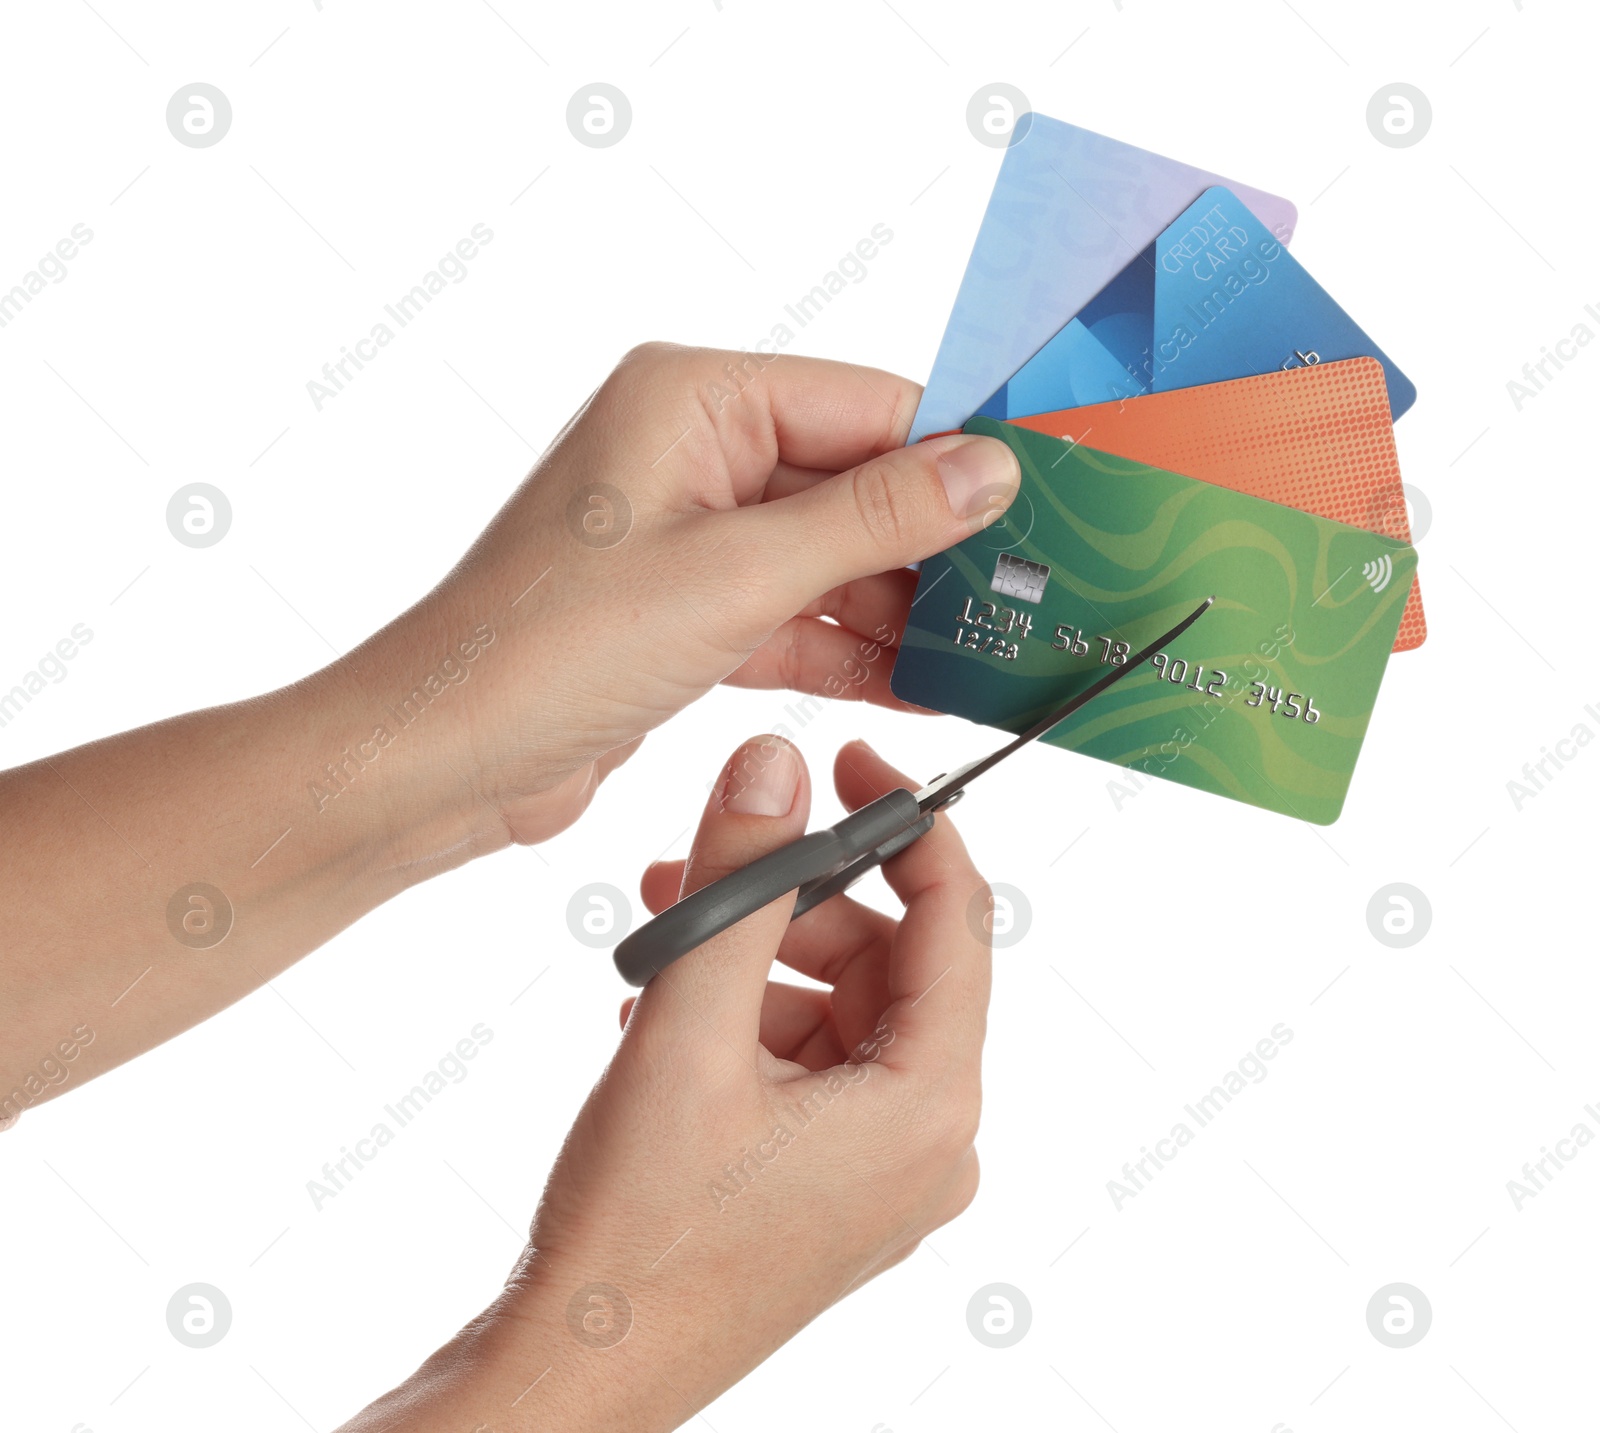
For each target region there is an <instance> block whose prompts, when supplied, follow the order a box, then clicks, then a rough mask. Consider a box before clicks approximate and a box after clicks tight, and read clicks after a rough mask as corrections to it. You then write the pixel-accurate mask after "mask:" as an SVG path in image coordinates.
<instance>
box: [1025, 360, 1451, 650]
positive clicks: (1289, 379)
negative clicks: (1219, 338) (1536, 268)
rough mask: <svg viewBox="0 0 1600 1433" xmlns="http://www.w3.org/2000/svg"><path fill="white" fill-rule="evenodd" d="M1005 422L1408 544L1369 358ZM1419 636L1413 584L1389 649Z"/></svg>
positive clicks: (1382, 400)
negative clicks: (1398, 627)
mask: <svg viewBox="0 0 1600 1433" xmlns="http://www.w3.org/2000/svg"><path fill="white" fill-rule="evenodd" d="M1011 421H1012V422H1014V423H1015V424H1016V425H1017V426H1018V427H1019V428H1031V429H1032V430H1033V431H1034V432H1037V433H1048V434H1050V436H1051V437H1054V438H1067V439H1071V440H1072V441H1074V442H1079V443H1087V444H1088V445H1089V446H1090V447H1091V448H1098V449H1099V450H1100V451H1101V452H1105V453H1115V454H1116V455H1117V456H1118V457H1120V458H1133V459H1135V460H1136V461H1137V462H1141V463H1149V464H1151V465H1152V466H1154V467H1157V468H1167V469H1170V470H1171V471H1172V472H1175V473H1186V474H1188V476H1189V477H1191V478H1201V479H1203V480H1204V481H1206V482H1208V483H1220V484H1221V485H1222V486H1223V487H1227V488H1233V489H1235V490H1236V491H1238V492H1241V493H1249V494H1251V496H1253V497H1258V498H1266V499H1267V500H1268V501H1269V502H1275V503H1284V504H1286V505H1287V506H1289V507H1295V508H1301V509H1303V510H1304V511H1305V512H1309V513H1316V514H1317V516H1319V517H1331V518H1333V519H1335V520H1336V521H1338V522H1347V523H1349V524H1350V525H1351V526H1352V527H1364V528H1367V529H1368V530H1370V531H1372V532H1377V533H1382V534H1383V535H1384V536H1385V537H1392V538H1395V539H1397V540H1398V541H1400V542H1407V543H1408V542H1410V541H1411V522H1410V519H1409V518H1408V517H1407V515H1406V499H1405V485H1404V483H1403V482H1402V481H1401V479H1400V460H1399V458H1398V456H1397V455H1396V453H1395V447H1394V426H1393V424H1392V423H1391V421H1390V419H1389V398H1388V391H1387V388H1386V386H1385V383H1384V376H1383V367H1382V365H1380V364H1379V363H1378V361H1377V359H1375V358H1351V359H1347V360H1346V361H1344V362H1342V363H1318V364H1315V365H1313V366H1312V367H1310V368H1292V369H1289V370H1288V371H1287V372H1278V373H1265V374H1262V375H1260V376H1259V377H1256V378H1236V379H1233V380H1232V381H1231V382H1228V383H1209V384H1206V385H1204V386H1202V387H1199V388H1180V389H1177V390H1175V391H1174V392H1171V393H1152V394H1149V395H1147V396H1145V397H1143V398H1127V399H1123V400H1122V401H1120V402H1116V403H1095V404H1091V405H1089V406H1087V407H1083V408H1069V409H1066V410H1064V411H1062V412H1058V413H1040V414H1037V415H1035V416H1034V417H1031V418H1014V419H1012V420H1011ZM1427 636H1428V624H1427V619H1426V618H1425V617H1424V616H1423V612H1422V590H1421V584H1420V582H1413V583H1412V586H1411V593H1410V596H1409V597H1408V598H1407V599H1406V609H1405V613H1404V615H1403V616H1402V617H1401V619H1400V631H1399V633H1398V634H1397V635H1396V637H1395V642H1394V649H1395V651H1397V652H1405V651H1409V650H1411V649H1412V648H1413V647H1420V646H1421V645H1422V644H1423V642H1424V641H1426V640H1427Z"/></svg>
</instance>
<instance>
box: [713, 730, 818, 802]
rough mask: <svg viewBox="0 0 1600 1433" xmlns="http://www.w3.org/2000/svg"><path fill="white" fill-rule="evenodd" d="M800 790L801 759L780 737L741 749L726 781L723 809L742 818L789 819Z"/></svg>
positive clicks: (723, 781) (723, 785) (732, 763)
mask: <svg viewBox="0 0 1600 1433" xmlns="http://www.w3.org/2000/svg"><path fill="white" fill-rule="evenodd" d="M799 790H800V757H799V754H798V753H797V752H796V751H795V749H794V748H793V747H792V746H790V745H789V743H788V742H786V741H783V740H781V739H779V738H778V737H770V738H769V739H767V740H766V741H759V742H752V743H751V744H750V745H748V746H745V747H743V748H741V750H740V751H739V752H738V754H737V755H735V757H734V758H733V760H732V761H731V762H729V763H728V769H727V772H726V773H725V774H724V776H723V780H722V809H723V810H724V811H733V812H736V813H737V814H738V815H740V816H787V815H788V814H789V812H790V811H791V810H792V809H793V808H794V798H795V796H796V794H797V793H798V792H799Z"/></svg>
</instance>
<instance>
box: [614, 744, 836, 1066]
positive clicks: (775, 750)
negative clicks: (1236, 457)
mask: <svg viewBox="0 0 1600 1433" xmlns="http://www.w3.org/2000/svg"><path fill="white" fill-rule="evenodd" d="M810 810H811V782H810V778H809V777H808V775H807V773H806V764H805V762H804V760H803V759H802V758H801V756H800V753H799V752H798V751H797V750H796V749H795V748H794V747H793V746H791V745H790V744H789V743H788V742H786V741H784V740H783V739H782V738H781V737H777V736H759V737H754V738H752V739H751V740H750V741H747V742H745V743H744V745H742V746H741V747H740V748H739V749H738V750H737V751H735V752H734V753H733V755H732V756H731V757H730V758H729V759H728V762H727V764H726V765H725V766H724V767H723V769H722V775H721V776H720V777H719V778H718V781H717V785H716V787H715V788H714V789H713V791H712V793H711V799H710V800H709V801H708V802H707V803H706V809H705V814H704V815H703V816H701V818H700V829H699V830H698V831H697V832H696V833H695V838H694V845H693V847H692V848H691V849H690V852H689V860H688V863H687V864H686V866H685V867H684V875H683V895H685V896H687V895H689V894H691V893H692V892H694V891H698V890H700V889H701V888H703V887H705V886H709V885H710V884H711V883H712V882H713V881H716V880H720V879H721V878H722V877H723V876H726V875H729V874H730V873H732V872H734V871H737V870H739V869H740V868H741V867H743V866H747V865H749V864H750V862H752V861H754V860H755V859H756V858H757V857H759V856H764V855H766V854H767V852H769V851H772V850H775V849H776V848H777V847H779V846H782V845H783V844H785V843H786V842H788V841H793V840H795V839H796V838H797V837H799V836H802V835H804V834H805V827H806V817H807V816H808V815H809V814H810ZM793 908H794V898H793V897H792V896H783V897H781V898H780V899H778V900H776V901H773V902H772V903H771V904H770V905H768V906H766V907H764V908H763V909H761V910H759V911H757V912H756V913H755V914H754V915H751V916H747V917H746V918H745V919H744V920H742V921H740V922H739V924H738V925H735V926H731V927H730V928H729V929H727V930H725V931H723V932H722V933H721V934H720V935H717V936H715V937H713V938H712V939H711V940H709V941H707V942H706V943H705V944H704V945H702V946H700V947H699V948H698V949H696V950H692V951H690V952H689V954H688V955H686V956H684V957H683V959H681V960H679V961H675V962H674V963H673V964H671V965H669V966H667V967H666V968H665V969H664V970H662V971H660V972H659V973H658V974H657V975H656V976H655V977H654V978H653V979H652V980H651V981H650V983H649V985H647V986H646V987H645V990H644V993H643V994H642V995H641V996H640V997H639V999H638V1004H637V1008H636V1009H635V1011H634V1022H635V1023H636V1024H638V1025H640V1026H641V1027H650V1026H654V1027H661V1026H672V1027H675V1030H674V1032H673V1033H674V1036H675V1038H676V1039H677V1040H679V1041H682V1042H686V1043H688V1044H690V1045H694V1046H705V1045H706V1044H707V1043H708V1042H709V1044H710V1045H711V1046H713V1047H715V1050H714V1051H713V1053H719V1052H722V1051H725V1050H726V1049H727V1048H728V1047H730V1046H731V1047H732V1049H733V1051H734V1052H736V1053H737V1054H738V1055H739V1057H740V1058H741V1059H743V1060H746V1061H748V1062H751V1063H753V1062H754V1060H755V1052H756V1045H757V1043H758V1041H759V1040H760V1030H761V1001H762V997H763V996H764V994H765V993H766V985H767V973H768V971H769V970H770V969H771V967H772V958H773V956H774V955H775V954H776V953H777V949H778V945H779V943H780V942H781V941H782V939H783V933H784V931H785V930H786V929H787V928H788V924H789V916H790V913H791V911H792V910H793ZM719 1037H720V1038H719Z"/></svg>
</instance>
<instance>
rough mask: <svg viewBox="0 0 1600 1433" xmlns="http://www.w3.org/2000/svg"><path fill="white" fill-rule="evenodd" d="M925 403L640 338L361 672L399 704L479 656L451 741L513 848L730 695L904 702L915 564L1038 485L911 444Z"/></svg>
mask: <svg viewBox="0 0 1600 1433" xmlns="http://www.w3.org/2000/svg"><path fill="white" fill-rule="evenodd" d="M919 392H920V389H918V387H917V386H916V385H915V384H913V383H910V382H908V381H907V380H905V379H903V378H897V377H895V376H894V375H892V374H888V373H882V372H879V371H877V370H875V369H865V368H856V367H854V366H852V365H850V364H844V363H830V362H825V361H823V360H820V359H811V358H791V357H779V358H774V357H768V356H763V355H759V354H757V355H752V354H739V353H725V352H719V351H715V350H708V349H691V348H679V347H674V346H670V345H666V344H647V345H645V346H644V347H642V348H638V349H635V350H634V351H633V352H632V353H630V354H629V355H628V356H627V357H626V358H625V359H624V360H623V361H622V363H621V364H620V365H619V366H618V367H617V369H616V371H615V372H613V373H612V375H611V376H610V377H609V378H608V379H607V380H606V381H605V383H604V384H602V385H601V387H600V388H599V390H598V391H597V392H596V393H595V394H594V396H593V397H592V398H591V399H590V400H589V402H588V403H587V404H586V405H585V406H584V408H583V409H582V411H581V412H579V413H578V415H577V416H576V417H575V418H574V419H573V420H572V421H571V422H570V423H569V424H568V425H567V427H566V429H565V430H564V431H563V432H562V433H561V435H560V436H559V437H558V438H557V439H556V441H555V442H554V443H553V444H552V445H551V447H550V449H549V451H548V452H547V453H546V454H545V455H544V456H543V458H541V459H540V461H539V463H538V465H537V466H536V467H535V468H534V470H533V472H532V474H531V475H530V476H529V477H528V479H527V480H526V481H525V482H524V483H523V484H522V486H521V487H520V488H519V489H518V490H517V492H516V493H515V494H514V495H513V496H512V498H511V499H510V501H509V502H508V503H507V504H506V506H505V507H504V508H503V509H502V510H501V512H500V514H499V515H498V516H497V517H496V518H495V520H494V522H493V523H492V524H491V525H490V526H489V528H488V530H487V531H486V532H485V533H484V534H483V536H482V537H481V538H480V539H479V540H478V542H477V543H476V544H474V546H473V548H472V550H471V551H470V552H469V553H468V554H467V555H466V557H465V558H464V559H463V560H462V562H461V563H460V565H459V566H458V567H457V568H456V570H455V571H454V572H452V573H451V574H450V576H449V577H448V578H447V579H446V580H445V581H444V582H443V583H442V584H441V585H440V586H439V587H438V588H437V589H436V590H435V591H434V592H433V593H432V594H430V595H429V596H428V597H427V598H426V599H424V600H423V601H422V602H421V603H419V604H418V605H417V606H416V607H415V608H413V609H412V610H411V611H410V612H408V613H406V614H405V615H404V616H403V617H401V618H400V619H398V620H397V621H396V622H395V623H393V624H391V626H390V627H388V628H386V629H385V630H384V631H383V632H381V633H379V634H378V635H377V636H376V637H374V638H373V639H372V640H371V641H370V642H368V643H365V644H363V646H362V647H359V648H357V649H356V650H355V651H353V652H352V653H350V654H349V656H348V657H346V658H345V659H344V660H343V662H342V663H341V664H340V665H342V666H343V667H344V668H346V669H348V670H349V671H351V672H359V673H360V674H361V675H360V678H359V680H361V681H362V682H365V683H367V684H369V685H370V688H371V690H372V691H373V692H374V693H375V694H376V693H378V692H382V693H385V694H389V693H393V692H396V691H400V690H408V689H409V686H410V684H411V683H413V682H414V681H415V680H417V678H418V677H420V676H421V675H422V674H423V672H424V671H425V670H426V669H427V668H428V667H429V665H430V664H429V663H428V662H427V661H426V660H424V659H425V658H426V657H428V656H429V654H432V653H434V652H438V653H440V654H444V653H450V652H456V651H457V650H458V648H459V646H460V644H462V643H466V644H468V647H467V649H468V650H470V649H471V648H477V649H478V651H479V654H478V655H477V656H476V657H474V658H473V659H471V661H470V671H468V667H469V663H468V662H466V661H458V662H457V666H458V667H459V668H460V669H461V670H463V671H468V676H469V677H470V679H468V677H463V678H462V679H461V682H462V685H461V689H460V691H459V692H457V693H452V700H451V702H450V704H449V712H450V715H449V716H448V717H447V721H448V723H449V730H450V736H449V738H448V739H447V740H446V741H445V742H444V744H443V745H444V747H446V748H450V749H452V750H451V765H452V767H453V768H454V767H456V766H457V765H458V762H465V763H466V764H467V766H468V767H469V768H470V771H471V775H472V786H473V788H474V791H475V793H476V796H477V797H481V798H482V800H481V801H480V802H477V804H476V807H475V809H476V812H477V813H478V814H479V815H480V816H481V817H482V818H483V819H484V820H485V821H487V822H490V823H493V822H495V821H496V820H498V821H500V822H503V824H504V831H503V832H502V831H492V832H488V833H486V834H485V835H484V837H483V839H492V838H493V837H494V836H498V837H499V839H500V840H501V841H503V840H504V839H506V836H507V835H509V837H510V838H511V839H514V840H517V841H524V842H527V841H537V840H540V839H543V838H544V837H546V836H549V835H551V834H553V833H554V832H555V831H557V830H560V829H561V828H562V827H564V826H566V825H567V824H568V823H570V822H571V821H572V820H573V819H574V818H575V817H576V816H577V815H578V813H579V812H581V811H582V809H583V808H584V806H585V805H586V804H587V802H588V800H589V798H590V796H591V795H592V794H593V791H594V789H595V787H596V785H597V784H598V782H599V780H600V779H601V778H602V777H603V776H604V775H605V773H606V772H607V771H609V770H610V769H611V768H612V767H614V766H615V765H617V764H618V763H619V762H620V761H621V760H624V759H625V758H626V756H627V755H628V754H629V753H631V751H632V750H633V749H634V747H635V746H636V745H637V743H638V741H639V739H640V738H641V737H642V736H643V735H644V734H645V733H646V732H647V731H649V730H650V729H651V728H653V727H655V726H658V725H659V724H660V723H661V722H663V721H665V720H666V719H667V718H668V717H670V716H672V715H673V714H674V713H675V712H677V711H679V710H681V709H682V708H683V707H685V706H687V705H688V704H689V703H690V702H692V701H693V700H694V699H695V698H696V697H698V696H700V695H701V694H702V693H703V692H705V691H706V690H708V689H709V688H710V687H711V686H713V685H715V684H716V683H717V682H720V681H729V682H732V683H735V684H737V685H741V686H755V687H792V688H794V689H795V690H797V691H802V692H811V693H817V694H821V695H827V696H835V697H847V698H860V699H864V700H867V701H873V702H878V703H881V704H883V705H890V706H900V705H903V704H902V703H899V702H897V701H896V699H895V698H894V697H893V696H891V695H890V693H889V669H890V668H891V667H892V666H893V663H894V651H895V647H896V644H897V643H898V641H899V639H900V634H901V632H902V630H903V627H904V621H905V616H906V612H907V610H908V608H909V606H910V602H911V594H912V590H913V588H914V586H915V578H914V576H913V575H912V574H911V573H909V572H907V571H906V570H905V565H906V564H907V563H908V562H912V561H915V560H918V559H920V558H924V557H927V556H929V555H930V554H932V553H935V552H939V551H942V550H943V549H945V548H947V547H949V546H951V545H952V544H953V543H956V542H958V541H960V540H961V539H962V538H963V537H965V536H967V535H968V534H969V533H970V532H972V531H973V530H974V529H975V528H976V527H979V526H981V525H983V524H984V523H986V522H989V521H993V520H994V518H995V517H997V516H998V515H999V514H1000V512H1002V511H1003V510H1004V508H1005V507H1006V506H1007V504H1009V503H1010V501H1011V498H1012V496H1013V495H1014V493H1015V491H1016V485H1017V467H1016V460H1015V458H1014V457H1013V456H1012V454H1011V452H1010V450H1009V449H1008V448H1007V447H1006V446H1005V445H1004V444H1003V443H999V442H996V441H995V440H993V439H990V438H979V437H970V438H969V437H964V436H961V435H955V436H951V437H944V438H936V439H932V440H930V441H928V442H924V443H919V444H916V445H914V446H913V447H911V448H902V447H901V446H900V445H901V444H902V443H903V442H904V440H905V435H906V432H907V430H908V428H909V426H910V422H911V415H912V412H913V410H914V408H915V407H916V402H917V397H918V394H919ZM485 636H487V637H488V639H489V640H488V641H487V642H485V641H484V637H485ZM461 743H464V747H463V746H461V745H460V744H461ZM436 769H438V768H436ZM442 774H443V776H444V778H445V779H446V780H448V781H450V782H452V783H455V787H456V789H457V790H458V791H459V790H461V789H462V788H461V786H460V783H459V781H458V780H457V778H456V777H455V776H452V775H450V774H449V773H447V772H446V773H442ZM463 774H465V773H463ZM471 799H474V798H469V800H471ZM481 845H482V841H481V840H480V841H479V843H478V848H480V849H481Z"/></svg>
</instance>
